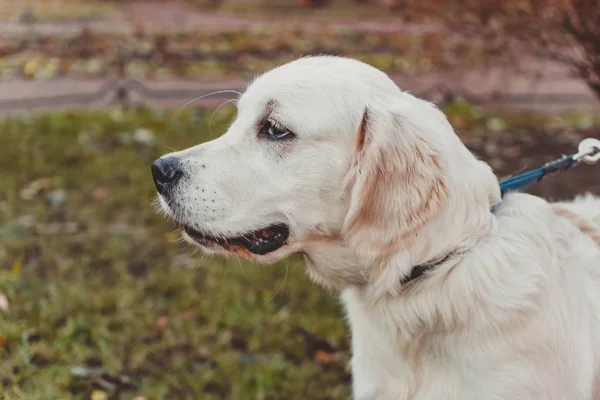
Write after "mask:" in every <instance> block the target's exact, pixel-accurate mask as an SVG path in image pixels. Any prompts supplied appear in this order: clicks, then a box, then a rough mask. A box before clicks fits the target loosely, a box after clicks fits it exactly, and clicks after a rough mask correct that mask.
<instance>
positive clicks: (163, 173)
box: [152, 157, 183, 194]
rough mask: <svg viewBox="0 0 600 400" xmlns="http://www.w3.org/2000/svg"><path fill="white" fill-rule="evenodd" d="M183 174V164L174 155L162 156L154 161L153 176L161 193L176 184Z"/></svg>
mask: <svg viewBox="0 0 600 400" xmlns="http://www.w3.org/2000/svg"><path fill="white" fill-rule="evenodd" d="M182 175H183V172H182V171H181V165H180V164H179V161H178V160H177V159H176V158H174V157H161V158H159V159H158V160H156V161H154V162H153V163H152V178H154V185H155V186H156V190H157V191H158V193H160V194H164V192H165V191H166V190H167V188H168V187H172V186H173V185H175V184H176V183H177V181H178V180H179V178H181V176H182Z"/></svg>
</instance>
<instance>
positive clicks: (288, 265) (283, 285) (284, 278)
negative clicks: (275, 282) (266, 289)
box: [267, 262, 290, 304]
mask: <svg viewBox="0 0 600 400" xmlns="http://www.w3.org/2000/svg"><path fill="white" fill-rule="evenodd" d="M289 267H290V263H289V262H286V263H285V275H284V276H283V281H282V283H281V285H280V286H279V288H278V289H277V291H276V292H275V293H274V294H273V296H271V298H270V299H269V300H268V301H267V304H269V303H270V302H271V301H273V299H275V297H277V296H279V295H280V294H281V293H282V292H283V289H285V285H286V283H287V277H288V271H289Z"/></svg>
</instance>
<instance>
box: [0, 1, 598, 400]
mask: <svg viewBox="0 0 600 400" xmlns="http://www.w3.org/2000/svg"><path fill="white" fill-rule="evenodd" d="M598 21H600V0H505V1H496V0H482V1H474V0H467V1H462V0H461V1H459V0H446V1H441V0H440V1H436V0H418V1H417V0H356V1H351V0H276V1H269V0H187V1H186V0H179V1H169V0H162V1H156V2H151V1H142V0H139V1H137V0H130V1H125V0H120V1H119V0H112V1H111V0H0V393H2V398H6V399H27V400H29V399H48V400H56V399H92V400H108V399H137V400H143V399H147V400H150V399H345V398H348V397H349V394H350V374H349V369H348V359H349V350H348V347H349V335H348V331H347V329H346V327H345V325H344V320H343V313H342V310H341V308H340V306H339V303H338V300H337V298H336V296H335V294H333V293H327V292H325V291H323V290H322V289H321V288H319V287H317V286H316V285H314V284H312V283H311V282H309V280H308V278H307V277H306V276H305V272H304V269H303V265H302V262H301V261H300V260H298V259H294V258H292V259H290V260H287V261H285V262H282V263H280V264H278V265H274V266H256V265H252V264H248V263H244V262H238V261H237V260H223V259H220V258H209V257H204V256H202V255H201V254H200V253H198V252H196V251H195V250H194V249H193V248H192V247H190V246H189V245H185V244H182V243H180V241H179V234H178V232H177V230H176V229H175V227H174V226H173V225H172V224H171V223H170V222H169V221H166V220H164V219H161V218H160V217H159V216H158V215H156V213H155V210H154V209H153V207H152V205H151V203H152V199H153V196H154V188H153V184H152V180H151V176H150V164H151V162H152V161H153V160H154V159H155V158H157V157H158V156H159V155H161V154H164V153H167V152H170V151H172V150H173V149H182V148H185V147H187V146H190V145H194V144H198V143H200V142H202V141H206V140H209V139H211V138H214V137H217V136H219V135H220V134H221V133H222V132H223V131H224V130H225V129H226V127H227V125H228V123H229V122H230V121H231V119H232V118H233V117H234V116H235V106H234V105H233V104H231V101H230V102H227V101H228V100H232V99H234V98H235V96H234V95H232V94H231V93H227V92H220V93H218V94H215V95H212V96H207V97H204V98H202V99H197V100H195V101H192V100H193V99H195V98H197V97H199V96H205V95H208V94H210V93H212V92H215V91H223V90H230V89H233V90H242V89H243V88H244V85H245V83H246V82H247V81H248V80H249V79H251V78H252V77H253V76H255V75H256V74H258V73H261V72H263V71H265V70H267V69H269V68H271V67H273V66H276V65H278V64H281V63H284V62H286V61H289V60H292V59H295V58H297V57H300V56H304V55H311V54H337V55H345V56H349V57H354V58H358V59H361V60H363V61H366V62H368V63H371V64H373V65H375V66H376V67H378V68H381V69H383V70H385V71H386V72H387V73H389V74H390V76H392V77H393V79H394V80H395V81H397V82H398V84H399V85H400V86H401V87H402V88H404V89H407V90H409V91H411V92H413V93H414V94H416V95H419V96H422V97H425V98H427V99H430V100H432V101H434V102H436V103H437V104H438V105H439V106H440V107H441V108H442V109H443V110H444V111H445V112H446V114H447V116H448V118H449V119H450V121H451V122H452V124H453V125H454V127H455V129H456V131H457V133H458V134H459V135H460V136H461V138H462V139H463V140H464V142H465V143H466V144H467V145H468V147H469V148H470V149H471V150H472V151H474V152H475V153H476V154H477V155H478V156H479V157H481V158H482V159H484V160H485V161H487V162H489V163H490V164H491V165H492V167H493V168H494V169H495V171H496V172H497V174H498V176H499V177H500V178H502V177H506V176H507V175H508V174H511V173H514V172H515V171H520V170H523V169H526V168H534V167H537V166H539V165H540V164H541V163H543V162H546V161H550V160H552V159H555V158H557V157H560V156H561V155H563V154H568V153H572V152H575V151H576V146H577V144H578V142H579V141H580V140H581V139H582V138H584V137H600V129H599V125H600V117H599V114H598V111H599V110H600V103H599V99H600V23H598ZM219 106H220V107H219ZM585 191H589V192H593V193H596V194H599V192H600V179H599V178H598V168H595V167H584V166H582V167H579V168H578V169H576V170H573V171H569V172H567V173H564V174H562V175H558V176H552V177H549V178H547V180H545V181H544V182H543V183H542V184H541V185H539V186H537V187H535V188H534V189H533V190H532V192H533V193H535V194H539V195H543V196H545V197H547V198H549V199H564V198H570V197H572V196H573V195H574V194H575V193H578V192H585Z"/></svg>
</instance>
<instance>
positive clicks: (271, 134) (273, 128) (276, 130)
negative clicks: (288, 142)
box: [261, 121, 294, 140]
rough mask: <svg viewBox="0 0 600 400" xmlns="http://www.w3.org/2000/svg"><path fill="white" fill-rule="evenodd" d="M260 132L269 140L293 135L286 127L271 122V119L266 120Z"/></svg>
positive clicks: (287, 137)
mask: <svg viewBox="0 0 600 400" xmlns="http://www.w3.org/2000/svg"><path fill="white" fill-rule="evenodd" d="M261 133H262V134H263V135H265V136H266V138H267V139H270V140H282V139H289V138H292V137H293V136H294V134H293V133H292V132H291V131H290V130H289V129H286V128H284V127H282V126H278V125H276V124H274V123H272V122H271V121H267V123H266V125H265V127H264V128H263V130H262V132H261Z"/></svg>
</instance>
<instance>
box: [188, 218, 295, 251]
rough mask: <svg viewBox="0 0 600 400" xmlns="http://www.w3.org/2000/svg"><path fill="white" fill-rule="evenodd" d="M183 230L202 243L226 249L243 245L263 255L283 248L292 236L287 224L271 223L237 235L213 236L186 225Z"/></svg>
mask: <svg viewBox="0 0 600 400" xmlns="http://www.w3.org/2000/svg"><path fill="white" fill-rule="evenodd" d="M183 230H184V231H185V233H187V234H188V235H189V236H190V237H191V238H192V239H194V240H195V241H196V242H198V243H199V244H201V245H207V244H210V243H215V244H217V245H219V246H221V247H223V248H224V249H225V250H230V249H231V248H232V246H241V247H243V248H245V249H246V250H248V251H249V252H251V253H253V254H256V255H261V256H262V255H265V254H268V253H271V252H273V251H275V250H277V249H279V248H281V247H282V246H283V245H285V244H286V243H287V240H288V238H289V236H290V229H289V228H288V227H287V226H286V225H271V226H268V227H266V228H263V229H259V230H256V231H253V232H249V233H247V234H244V235H241V236H236V237H216V236H211V235H208V234H206V233H204V232H200V231H197V230H195V229H193V228H191V227H190V226H186V225H184V226H183Z"/></svg>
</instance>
